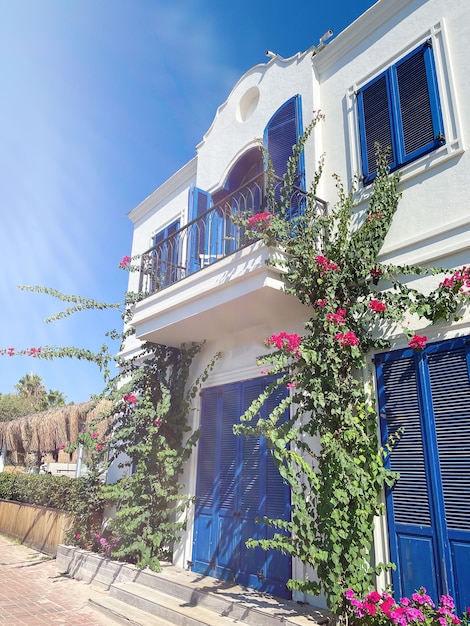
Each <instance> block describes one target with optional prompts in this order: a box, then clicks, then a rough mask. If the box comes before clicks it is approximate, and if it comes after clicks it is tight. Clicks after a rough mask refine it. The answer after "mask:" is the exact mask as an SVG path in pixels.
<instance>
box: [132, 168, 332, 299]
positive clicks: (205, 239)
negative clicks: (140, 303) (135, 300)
mask: <svg viewBox="0 0 470 626" xmlns="http://www.w3.org/2000/svg"><path fill="white" fill-rule="evenodd" d="M266 184H267V182H266V175H265V174H264V173H263V174H260V175H259V176H257V177H255V178H253V179H252V180H251V181H249V182H248V183H246V184H244V185H243V186H242V187H240V188H239V189H237V190H236V191H234V192H233V193H231V194H230V195H227V196H225V197H224V199H223V200H221V201H220V202H218V203H217V204H215V205H214V206H213V207H211V208H210V209H209V210H208V211H206V212H205V213H203V214H202V215H200V216H199V217H197V218H196V219H194V220H192V221H191V222H188V224H186V225H185V226H183V227H182V228H180V229H179V230H178V231H176V232H175V233H173V234H172V235H170V236H169V237H167V238H166V239H164V240H163V241H160V242H159V243H158V244H157V245H155V246H153V247H152V248H150V249H149V250H147V251H146V252H144V253H143V254H142V257H141V267H140V280H139V291H140V292H141V293H147V294H148V295H151V294H153V293H155V292H157V291H160V290H161V289H164V288H165V287H169V286H170V285H172V284H174V283H176V282H178V281H180V280H182V279H183V278H186V277H187V276H190V275H191V274H194V273H195V272H198V271H199V270H201V269H203V268H204V267H207V266H208V265H211V264H212V263H215V262H216V261H218V260H219V259H221V258H224V257H226V256H228V255H229V254H232V253H233V252H236V251H237V250H240V249H241V248H243V247H244V246H246V245H248V244H249V243H253V240H248V239H247V237H246V234H245V228H244V227H243V226H241V225H240V218H247V217H249V216H250V215H255V214H257V213H261V212H263V211H266V210H269V207H268V206H267V204H268V197H267V193H266ZM270 184H271V185H272V186H273V189H272V194H273V195H272V196H271V197H274V198H278V197H279V194H280V190H281V187H282V181H281V180H280V179H279V180H276V181H275V182H274V183H270ZM315 201H316V204H317V208H318V211H319V213H324V212H325V211H326V202H324V201H323V200H320V199H319V198H315ZM305 202H306V194H305V192H304V191H302V190H301V189H298V188H294V190H293V191H292V194H291V197H290V206H291V209H290V212H291V216H292V217H293V216H296V215H299V214H301V213H302V210H303V207H304V206H305ZM288 217H289V216H288Z"/></svg>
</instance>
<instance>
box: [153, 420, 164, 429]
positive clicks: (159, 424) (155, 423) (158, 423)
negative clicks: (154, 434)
mask: <svg viewBox="0 0 470 626" xmlns="http://www.w3.org/2000/svg"><path fill="white" fill-rule="evenodd" d="M153 423H154V425H155V426H157V428H158V426H161V425H162V420H159V419H156V420H154V422H153Z"/></svg>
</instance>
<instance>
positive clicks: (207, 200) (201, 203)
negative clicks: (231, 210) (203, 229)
mask: <svg viewBox="0 0 470 626" xmlns="http://www.w3.org/2000/svg"><path fill="white" fill-rule="evenodd" d="M188 204H189V221H190V222H191V221H192V220H195V219H196V218H198V217H200V216H201V215H202V214H203V213H205V212H206V211H208V210H209V209H210V206H211V194H210V193H209V192H207V191H204V190H203V189H199V187H195V186H194V185H193V186H192V187H191V188H190V189H189V203H188Z"/></svg>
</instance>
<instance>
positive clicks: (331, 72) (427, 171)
mask: <svg viewBox="0 0 470 626" xmlns="http://www.w3.org/2000/svg"><path fill="white" fill-rule="evenodd" d="M428 38H431V39H432V41H433V50H434V55H435V61H436V69H437V76H438V83H439V93H440V99H441V105H442V114H443V119H444V129H445V136H446V144H445V145H444V146H442V147H441V148H439V149H437V150H436V151H434V152H432V153H431V154H428V155H425V156H424V157H422V158H421V159H419V160H418V161H415V162H413V163H411V164H409V165H407V166H406V167H404V168H403V170H402V183H401V190H402V192H403V198H402V200H401V202H400V204H399V207H398V210H397V213H396V216H395V219H394V222H393V224H392V227H391V230H390V233H389V235H388V236H387V239H386V242H385V245H384V248H383V250H382V254H381V257H380V259H381V260H382V261H383V262H391V263H397V264H414V263H420V264H431V265H441V266H446V267H457V266H461V265H464V264H469V261H470V259H469V257H470V254H469V248H470V237H469V227H470V210H469V200H468V198H469V197H470V193H469V192H470V176H469V174H468V173H469V171H470V162H469V156H468V153H466V152H465V147H466V146H468V144H469V135H468V134H469V132H470V131H469V127H468V125H469V123H470V84H469V82H468V80H467V73H468V66H469V62H470V18H469V9H468V2H467V0H427V1H426V0H380V1H379V2H378V3H377V4H376V5H374V6H373V7H372V8H371V9H369V10H368V11H367V12H366V13H365V14H364V15H363V16H361V17H360V18H359V19H358V20H357V21H356V22H354V23H353V24H352V25H351V26H350V27H348V28H347V29H346V30H345V31H344V32H343V33H341V34H340V35H338V36H337V37H336V38H335V39H333V40H332V41H331V43H329V44H328V45H327V46H326V47H325V48H324V49H323V50H322V51H321V52H319V53H318V54H316V55H314V56H313V57H312V52H313V49H312V50H309V51H307V52H305V53H303V54H299V55H296V56H295V57H292V58H291V59H280V58H279V57H277V58H274V59H272V60H270V61H269V62H268V63H266V64H262V65H257V66H255V67H253V68H252V69H251V70H249V71H248V72H247V73H246V74H245V75H244V76H243V77H242V78H241V79H240V80H239V81H238V83H237V84H236V85H235V87H234V88H233V90H232V92H231V94H230V95H229V97H228V99H227V101H226V102H225V103H224V104H222V105H221V106H220V107H219V109H218V110H217V113H216V115H215V118H214V121H213V123H212V125H211V127H210V128H209V130H208V131H207V133H206V134H205V136H204V138H203V139H202V141H201V143H200V144H199V145H198V146H197V157H196V158H195V159H193V160H192V161H191V162H190V163H188V164H187V165H186V166H184V167H183V168H182V169H181V170H180V171H179V172H177V173H176V174H175V175H174V176H173V177H172V178H170V179H169V180H168V181H167V182H166V183H165V184H164V185H162V186H161V187H160V188H159V189H157V190H156V191H155V192H154V193H153V194H152V195H151V196H149V197H148V198H147V199H146V200H144V202H142V204H140V205H139V206H138V207H137V208H136V209H134V210H133V211H132V212H131V213H130V215H129V217H130V219H131V220H132V221H133V222H134V224H135V229H134V239H133V246H132V255H133V256H138V255H139V254H141V253H143V252H144V251H145V250H147V249H148V248H149V247H150V246H151V245H152V237H153V236H154V235H155V233H157V232H158V231H159V230H161V229H162V228H164V227H166V226H167V225H168V224H170V223H171V222H172V221H174V220H175V219H180V221H181V224H182V225H183V224H184V223H185V222H186V220H187V219H188V218H187V211H188V191H189V188H190V186H191V185H197V186H198V187H200V188H201V189H204V190H207V191H209V192H213V191H214V190H216V189H218V188H220V186H222V185H223V183H224V180H225V179H226V177H227V174H228V173H229V172H230V170H231V168H232V166H233V165H234V163H235V162H236V161H237V159H238V158H239V157H240V156H241V155H242V154H243V153H244V152H245V151H246V150H247V149H248V148H250V147H252V146H255V145H257V142H258V141H259V140H260V139H261V138H262V135H263V130H264V128H265V127H266V124H267V122H268V121H269V119H270V118H271V116H272V115H273V113H274V112H275V111H276V110H277V109H278V108H279V107H280V106H281V105H282V104H283V103H284V102H286V101H287V100H288V99H289V98H291V97H292V96H294V95H296V94H298V93H299V94H301V96H302V113H303V123H304V127H305V126H306V125H307V124H308V123H309V122H310V120H311V119H312V115H313V113H312V111H313V110H319V109H320V110H321V111H322V112H323V113H324V114H325V115H326V120H325V121H324V122H323V123H321V124H320V126H318V127H317V129H316V130H315V133H314V136H313V137H312V138H311V139H310V141H309V143H308V145H307V146H306V151H305V163H306V174H307V184H308V182H309V181H310V180H311V179H312V176H313V173H314V171H315V168H316V163H317V160H318V159H319V157H320V155H321V154H322V153H323V152H324V153H325V155H326V165H325V171H324V175H323V178H322V181H321V183H320V187H319V189H318V195H319V196H320V197H321V198H323V199H325V200H326V201H328V202H329V203H330V205H334V203H335V201H336V190H335V184H334V181H333V178H332V174H333V173H336V174H339V176H340V177H341V179H342V180H343V182H344V183H345V184H346V185H347V184H348V181H350V180H351V178H352V177H353V175H354V174H355V173H357V172H358V171H359V170H360V153H359V135H358V120H357V114H356V111H355V95H354V92H355V91H356V90H357V89H358V88H359V87H361V86H363V85H365V84H367V83H368V82H369V81H370V80H371V79H372V78H373V77H374V76H376V75H378V74H379V73H380V72H382V71H383V70H384V69H386V68H387V67H389V66H390V65H392V64H394V63H395V62H396V61H397V60H399V59H400V58H402V57H403V56H404V55H405V54H407V53H408V52H410V51H412V50H413V49H414V48H416V47H417V46H418V45H419V44H420V43H422V42H423V41H425V40H426V39H428ZM369 193H370V188H368V187H366V188H364V187H363V186H362V185H361V184H360V185H359V190H358V192H357V201H358V212H359V213H360V211H361V205H362V207H363V206H364V204H363V203H364V202H366V201H367V198H368V194H369ZM214 267H215V266H214ZM203 271H205V270H203ZM198 276H200V281H201V283H200V284H201V289H202V290H203V289H204V280H203V272H201V273H200V274H198ZM227 276H228V274H227ZM227 280H228V278H227ZM432 280H433V282H434V283H435V282H436V280H437V279H432ZM179 284H180V285H183V286H184V280H183V281H182V282H181V283H179ZM188 284H189V283H188ZM420 284H422V286H423V287H424V288H425V289H426V288H428V287H429V281H427V280H424V281H421V283H420ZM137 288H138V274H137V273H131V274H130V280H129V290H130V291H137ZM212 288H214V284H211V289H212ZM170 289H173V287H170V288H169V290H168V292H167V293H168V294H170V295H171V292H170ZM237 289H238V292H239V295H240V297H241V296H242V294H243V289H244V286H243V281H242V280H241V281H240V282H239V283H238V287H237ZM170 295H167V296H165V292H162V294H161V296H160V295H159V294H156V295H155V296H152V298H153V300H150V299H149V305H148V306H149V307H150V308H151V307H154V315H155V324H158V313H159V310H162V307H164V303H165V298H167V299H168V298H169V297H170ZM214 297H215V298H217V292H216V291H215V292H214ZM179 298H180V304H181V307H183V306H184V305H185V303H184V299H185V298H184V291H181V293H180V296H179ZM159 307H160V309H159ZM237 314H238V315H239V316H240V318H241V319H243V317H244V316H246V319H247V324H246V327H244V328H243V327H242V328H241V329H240V328H238V330H237V332H236V333H230V332H227V333H226V334H222V335H218V336H217V337H215V338H214V339H211V340H209V341H207V342H206V343H205V344H204V346H203V349H202V351H201V353H200V355H199V356H198V358H197V359H196V362H195V364H194V375H195V376H196V375H198V374H200V373H201V372H202V371H203V369H204V367H205V366H206V365H207V363H208V362H209V361H210V359H211V358H212V357H213V355H214V354H215V353H217V352H220V354H221V356H220V359H219V361H218V363H217V367H216V369H215V371H214V372H213V374H212V375H211V376H210V377H209V380H208V381H207V383H206V385H207V386H215V385H222V384H225V383H229V382H234V381H239V380H247V379H250V378H254V377H256V376H259V375H260V368H259V367H258V366H257V365H256V358H257V357H258V356H259V355H260V354H262V353H264V352H265V351H266V348H265V346H264V339H265V338H266V337H268V336H269V335H271V334H272V333H274V332H279V331H281V330H286V331H288V332H299V333H301V332H302V330H303V322H304V319H305V317H304V315H303V313H302V312H301V311H300V310H296V311H295V313H294V314H292V315H291V316H290V317H288V316H286V312H285V311H282V313H281V311H280V313H279V325H276V323H275V322H273V319H272V318H271V319H270V320H268V321H266V323H263V322H259V320H258V321H257V322H256V323H249V319H250V315H249V311H246V310H243V309H240V310H239V311H238V310H237ZM165 315H169V313H168V312H166V313H165ZM281 320H282V321H281ZM287 320H288V321H287ZM469 322H470V318H469V317H467V318H464V319H463V321H461V322H459V323H457V324H453V325H446V324H441V325H438V326H436V327H434V328H426V329H425V332H426V334H427V335H428V339H429V341H432V340H435V339H443V338H447V337H452V336H454V335H456V334H457V335H462V334H468V332H469ZM142 324H144V322H142ZM149 324H150V325H151V324H152V320H151V319H150V321H149V318H146V321H145V327H146V329H148V326H149ZM197 339H198V340H199V339H200V337H197ZM404 345H406V339H405V338H404V337H403V335H401V334H400V335H397V337H396V338H394V343H393V347H397V346H398V347H399V346H404ZM137 347H138V342H136V341H134V342H133V343H129V344H128V350H129V352H130V351H132V349H136V348H137ZM195 408H196V409H198V408H199V407H198V406H197V405H196V407H195ZM192 419H193V427H194V428H196V427H197V426H198V424H199V413H198V411H196V412H194V413H193V416H192ZM196 475H197V454H196V453H195V454H193V455H192V457H191V460H190V462H189V463H188V466H187V468H186V472H185V475H184V477H183V482H184V484H185V485H186V490H187V493H188V494H189V495H191V496H192V495H194V494H195V489H196ZM192 515H193V511H190V519H189V523H188V527H187V528H188V530H187V532H186V533H185V535H184V536H183V538H182V542H181V544H180V545H179V546H178V547H177V551H176V554H175V562H176V563H177V564H178V565H180V566H182V567H186V565H187V562H188V561H190V560H191V553H192V541H193V531H192V528H193V524H192V522H193V518H192ZM386 544H387V529H386V525H385V523H384V521H383V520H382V521H378V523H377V528H376V557H377V561H386V560H387V558H388V554H387V548H386ZM293 575H294V577H301V576H303V575H305V572H304V571H303V568H302V566H301V565H300V564H299V563H295V564H294V572H293ZM381 582H382V583H386V582H387V578H386V577H384V578H383V579H382V581H381ZM318 602H319V603H320V604H322V600H321V599H320V600H319V601H318Z"/></svg>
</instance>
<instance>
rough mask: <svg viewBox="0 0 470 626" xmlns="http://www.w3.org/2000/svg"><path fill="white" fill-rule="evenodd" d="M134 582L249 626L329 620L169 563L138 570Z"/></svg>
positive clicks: (307, 608) (293, 625)
mask: <svg viewBox="0 0 470 626" xmlns="http://www.w3.org/2000/svg"><path fill="white" fill-rule="evenodd" d="M134 581H135V582H137V583H139V584H141V585H144V586H146V587H149V588H151V589H154V590H156V591H160V592H162V593H164V594H166V595H171V596H173V597H175V598H178V599H179V600H180V601H181V602H184V603H187V604H190V605H197V606H203V607H205V608H207V609H209V610H211V611H214V612H216V613H218V614H220V615H230V616H231V617H233V618H235V619H237V620H239V621H242V622H243V623H246V624H249V625H251V626H281V625H282V626H314V625H315V624H327V623H329V621H330V619H331V614H330V613H329V612H328V611H325V610H321V609H317V608H314V607H312V606H309V605H302V604H299V603H297V602H293V601H291V600H283V599H281V598H277V597H274V596H271V595H269V594H267V593H263V592H261V591H256V590H253V589H247V588H246V587H240V586H239V585H235V584H233V583H230V582H226V581H221V580H217V579H216V578H211V577H209V576H201V575H198V574H195V573H194V572H190V571H188V570H182V569H180V568H178V567H175V566H173V565H169V564H165V565H163V568H162V571H161V572H158V573H156V572H151V571H149V570H143V571H140V572H139V573H138V574H137V576H136V577H135V579H134Z"/></svg>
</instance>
